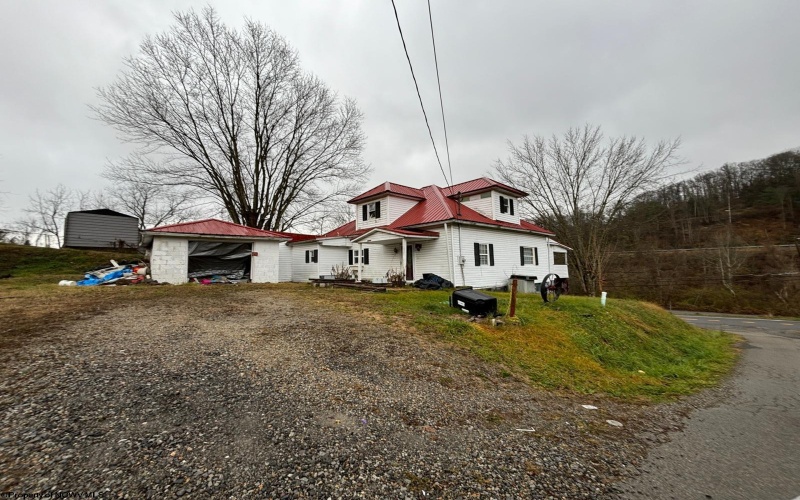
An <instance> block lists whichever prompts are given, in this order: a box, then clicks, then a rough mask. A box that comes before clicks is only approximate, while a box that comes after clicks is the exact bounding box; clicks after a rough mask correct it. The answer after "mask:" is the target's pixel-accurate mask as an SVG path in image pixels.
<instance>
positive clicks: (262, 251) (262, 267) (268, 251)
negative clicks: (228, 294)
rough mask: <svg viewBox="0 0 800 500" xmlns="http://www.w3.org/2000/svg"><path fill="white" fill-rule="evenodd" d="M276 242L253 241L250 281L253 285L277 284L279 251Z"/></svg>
mask: <svg viewBox="0 0 800 500" xmlns="http://www.w3.org/2000/svg"><path fill="white" fill-rule="evenodd" d="M278 247H279V242H277V241H254V242H253V247H252V249H253V252H257V253H258V255H254V256H253V257H251V258H250V259H251V261H250V263H251V265H250V281H252V282H253V283H277V282H278V280H279V264H280V250H279V248H278Z"/></svg>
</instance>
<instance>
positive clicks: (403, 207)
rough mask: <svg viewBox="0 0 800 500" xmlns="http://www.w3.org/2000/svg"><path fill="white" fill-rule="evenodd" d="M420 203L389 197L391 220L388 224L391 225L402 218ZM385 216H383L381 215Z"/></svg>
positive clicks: (388, 211)
mask: <svg viewBox="0 0 800 500" xmlns="http://www.w3.org/2000/svg"><path fill="white" fill-rule="evenodd" d="M417 203H419V201H418V200H409V199H408V198H400V197H399V196H389V197H388V198H387V205H388V210H386V212H387V213H388V214H389V220H388V221H387V224H391V223H392V222H394V221H396V220H397V219H399V218H400V216H402V215H403V214H404V213H406V212H408V211H409V210H411V208H412V207H413V206H414V205H416V204H417ZM381 215H383V214H381Z"/></svg>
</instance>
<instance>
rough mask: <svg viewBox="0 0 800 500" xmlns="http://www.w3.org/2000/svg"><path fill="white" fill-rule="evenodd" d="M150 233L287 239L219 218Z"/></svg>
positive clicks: (283, 234)
mask: <svg viewBox="0 0 800 500" xmlns="http://www.w3.org/2000/svg"><path fill="white" fill-rule="evenodd" d="M146 232H150V233H172V234H202V235H208V236H241V237H249V238H280V239H289V238H290V236H286V233H277V232H275V231H265V230H263V229H256V228H254V227H248V226H243V225H241V224H234V223H233V222H227V221H224V220H219V219H203V220H198V221H194V222H182V223H180V224H170V225H167V226H160V227H154V228H152V229H148V230H146Z"/></svg>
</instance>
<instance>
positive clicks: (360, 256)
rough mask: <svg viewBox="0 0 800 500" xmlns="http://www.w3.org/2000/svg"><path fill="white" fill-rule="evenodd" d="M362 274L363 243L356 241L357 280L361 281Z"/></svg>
mask: <svg viewBox="0 0 800 500" xmlns="http://www.w3.org/2000/svg"><path fill="white" fill-rule="evenodd" d="M363 276H364V245H363V243H361V242H359V243H358V281H361V280H362V279H363Z"/></svg>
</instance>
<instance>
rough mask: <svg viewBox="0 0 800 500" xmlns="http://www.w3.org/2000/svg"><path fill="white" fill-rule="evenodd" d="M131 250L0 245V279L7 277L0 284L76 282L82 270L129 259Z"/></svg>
mask: <svg viewBox="0 0 800 500" xmlns="http://www.w3.org/2000/svg"><path fill="white" fill-rule="evenodd" d="M138 257H139V254H138V253H137V252H135V251H124V250H110V251H102V252H101V251H91V250H73V249H69V248H62V249H56V248H40V247H30V246H22V245H8V244H1V243H0V276H5V275H7V274H10V275H11V276H12V278H7V279H4V280H2V281H0V283H2V284H3V285H6V286H15V285H16V287H23V288H24V287H27V286H35V285H38V284H45V283H53V284H57V283H58V282H59V281H61V280H79V279H81V278H83V274H84V272H85V271H86V270H89V269H92V268H94V267H97V266H102V265H109V266H110V265H111V264H110V263H109V260H110V259H115V260H132V259H136V258H138Z"/></svg>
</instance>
